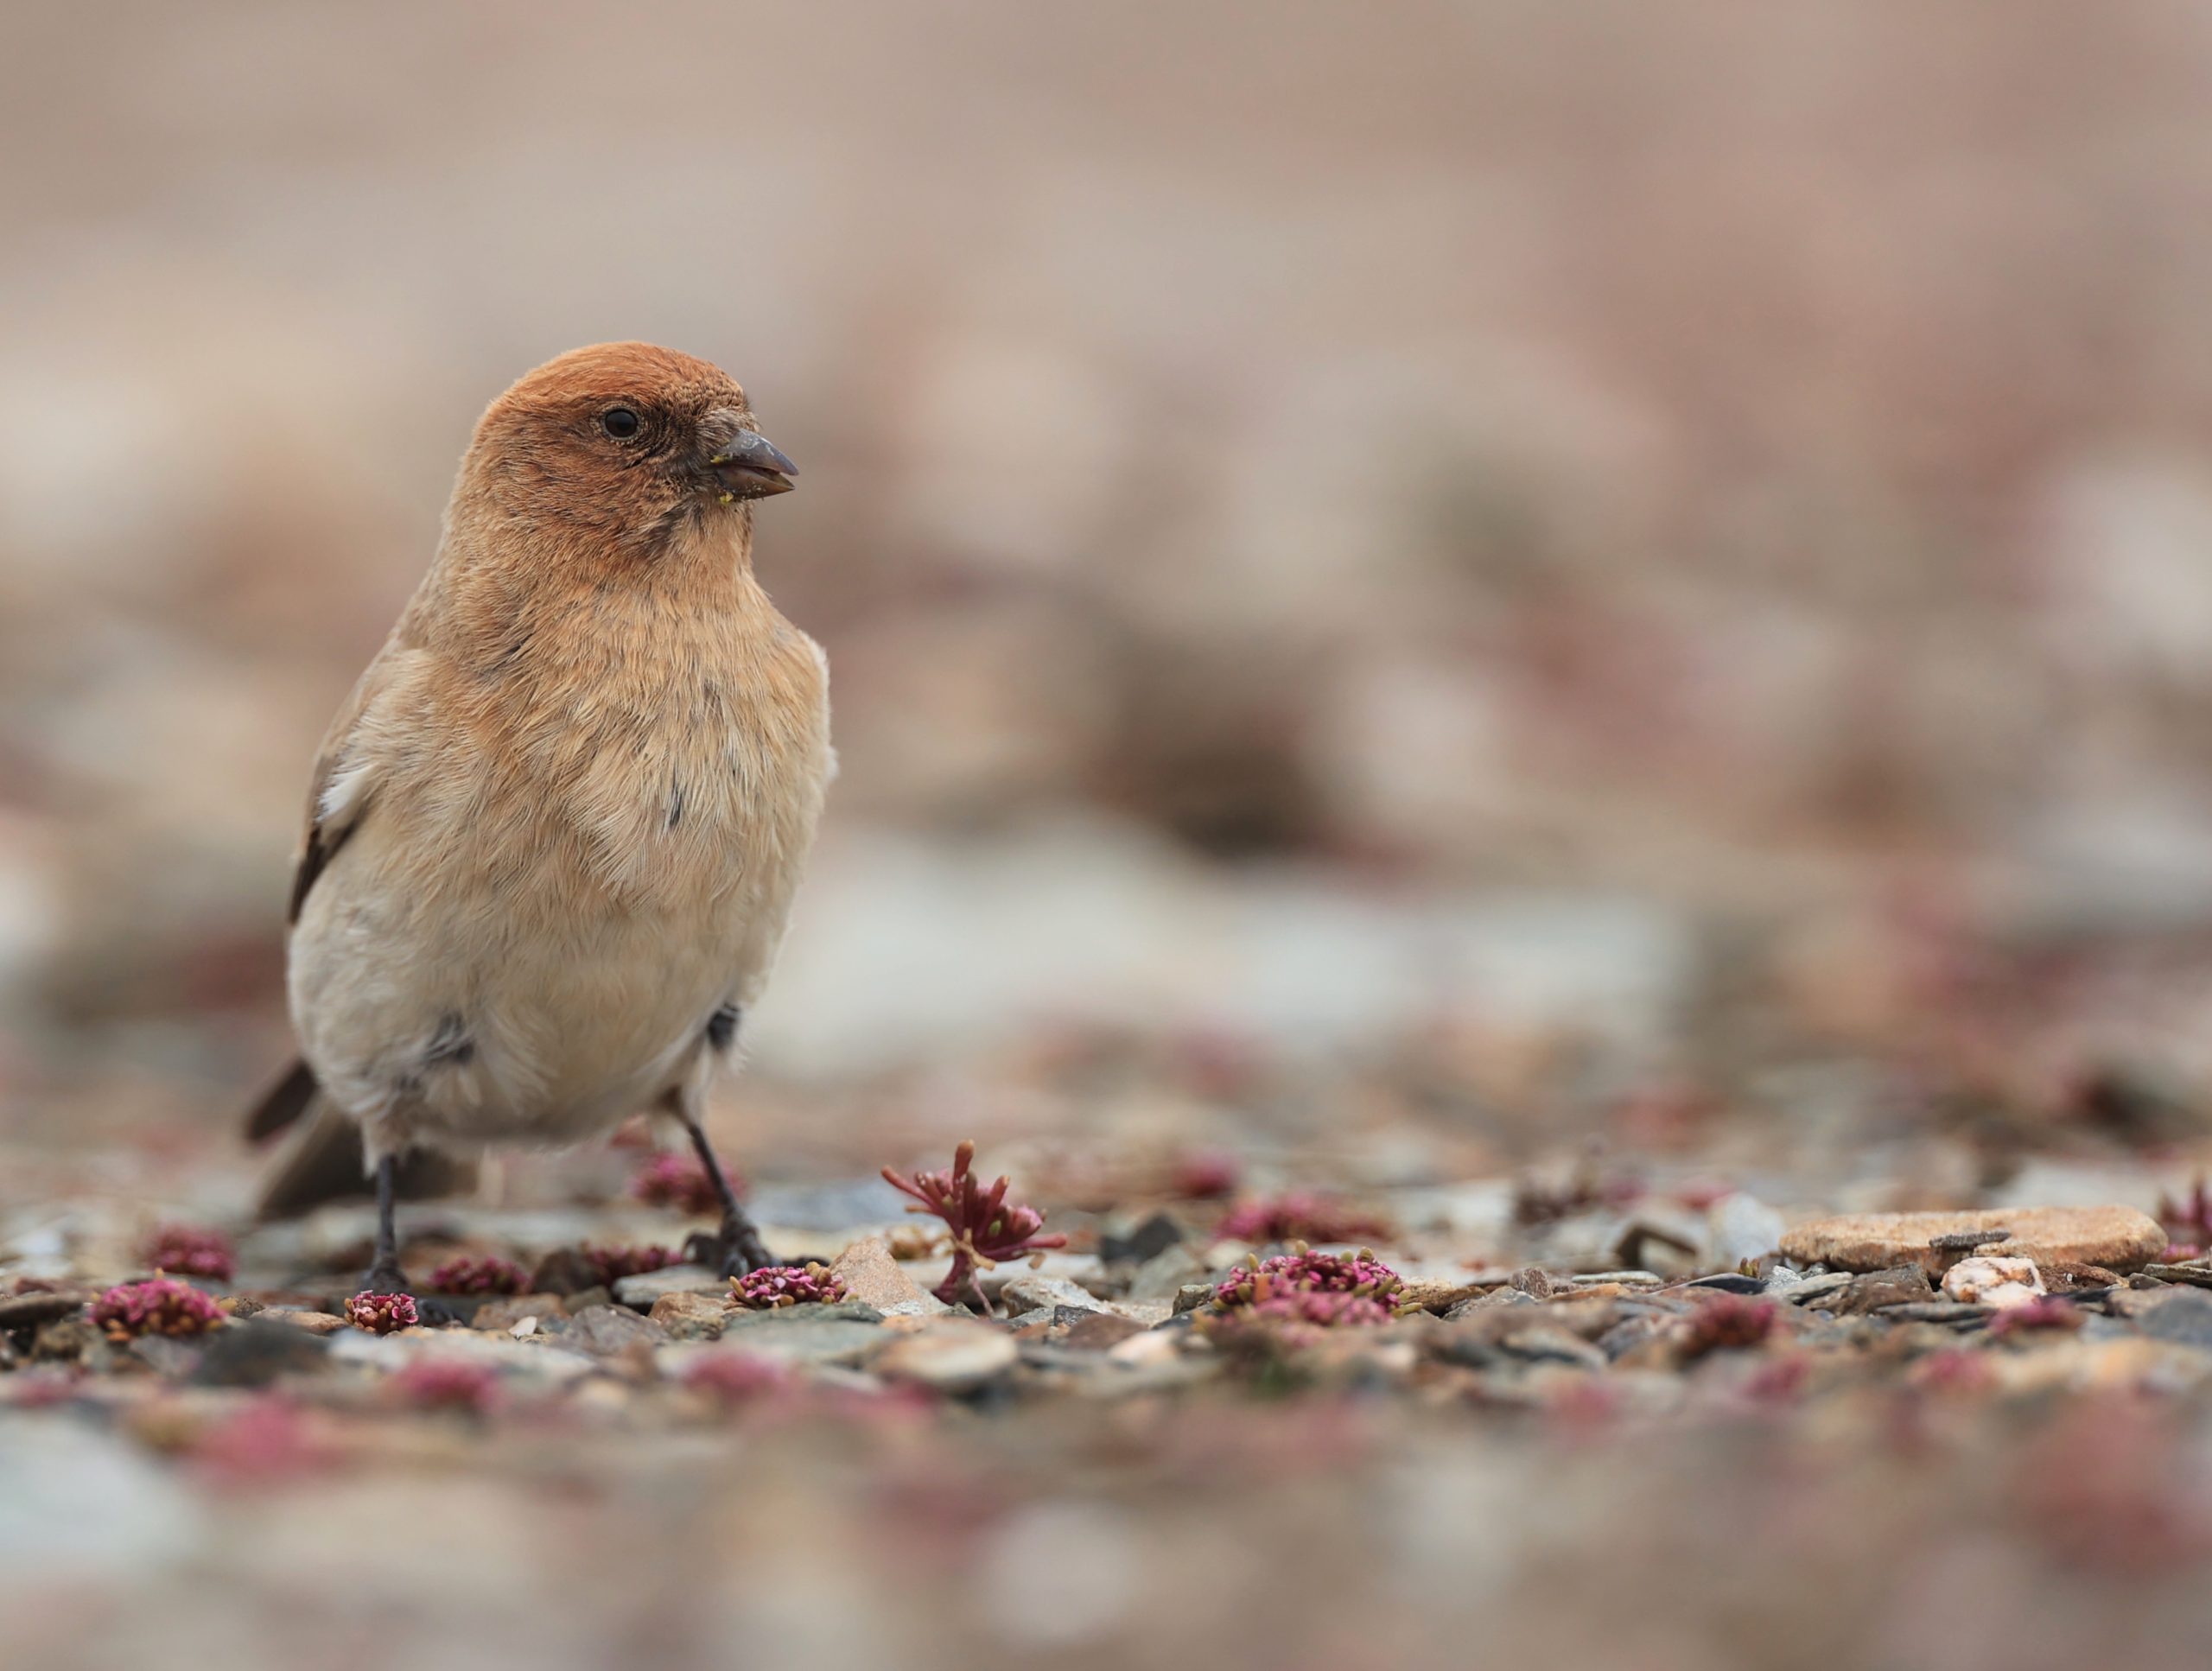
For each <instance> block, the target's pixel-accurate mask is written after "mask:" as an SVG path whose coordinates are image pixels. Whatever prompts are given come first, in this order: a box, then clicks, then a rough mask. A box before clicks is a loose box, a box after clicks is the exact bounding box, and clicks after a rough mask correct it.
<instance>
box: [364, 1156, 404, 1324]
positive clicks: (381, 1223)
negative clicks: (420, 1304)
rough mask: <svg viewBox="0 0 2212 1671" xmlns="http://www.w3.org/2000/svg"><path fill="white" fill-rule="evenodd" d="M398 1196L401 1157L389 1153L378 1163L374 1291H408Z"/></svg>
mask: <svg viewBox="0 0 2212 1671" xmlns="http://www.w3.org/2000/svg"><path fill="white" fill-rule="evenodd" d="M398 1198H399V1157H398V1156H397V1155H396V1154H387V1155H386V1156H385V1158H384V1159H383V1160H379V1161H378V1162H377V1250H376V1255H375V1257H374V1258H373V1260H372V1261H371V1263H370V1265H369V1276H368V1291H369V1292H370V1293H378V1294H404V1293H407V1292H409V1290H408V1287H407V1273H406V1272H404V1271H403V1270H401V1269H400V1268H399V1224H398Z"/></svg>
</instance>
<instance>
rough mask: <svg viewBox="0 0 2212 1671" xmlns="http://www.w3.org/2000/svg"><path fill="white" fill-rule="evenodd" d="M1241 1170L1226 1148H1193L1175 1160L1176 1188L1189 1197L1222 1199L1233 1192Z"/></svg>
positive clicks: (1175, 1190) (1189, 1199)
mask: <svg viewBox="0 0 2212 1671" xmlns="http://www.w3.org/2000/svg"><path fill="white" fill-rule="evenodd" d="M1241 1175H1242V1174H1241V1172H1240V1171H1239V1168H1238V1166H1237V1164H1236V1156H1235V1155H1233V1154H1230V1153H1229V1152H1228V1151H1227V1150H1225V1149H1192V1151H1190V1153H1187V1154H1185V1155H1184V1156H1182V1157H1181V1158H1180V1159H1179V1160H1177V1161H1176V1163H1175V1172H1174V1176H1173V1179H1172V1186H1173V1190H1174V1192H1175V1193H1176V1194H1177V1195H1178V1196H1179V1197H1181V1198H1183V1199H1184V1200H1185V1201H1219V1200H1221V1199H1223V1198H1224V1197H1227V1196H1229V1195H1230V1194H1233V1193H1234V1192H1235V1191H1236V1181H1237V1179H1238V1178H1239V1177H1240V1176H1241Z"/></svg>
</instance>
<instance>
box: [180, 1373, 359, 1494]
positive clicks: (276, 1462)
mask: <svg viewBox="0 0 2212 1671" xmlns="http://www.w3.org/2000/svg"><path fill="white" fill-rule="evenodd" d="M182 1450H183V1452H184V1455H185V1458H186V1459H187V1460H188V1462H189V1463H190V1464H191V1465H192V1467H193V1469H194V1471H196V1472H197V1473H199V1474H200V1477H202V1478H203V1479H205V1480H207V1482H208V1483H209V1484H214V1485H219V1486H223V1487H226V1488H229V1489H232V1490H241V1489H247V1488H253V1487H267V1486H273V1485H279V1484H284V1483H285V1482H287V1481H289V1480H295V1479H298V1478H300V1477H303V1476H305V1475H308V1474H312V1473H315V1472H316V1471H319V1470H320V1469H321V1468H322V1467H323V1466H324V1465H326V1463H327V1461H328V1460H329V1457H328V1453H327V1451H326V1449H325V1447H324V1446H323V1445H321V1443H320V1442H318V1441H317V1439H316V1438H315V1434H314V1433H313V1431H312V1430H311V1429H310V1428H309V1426H308V1421H307V1418H306V1417H305V1416H304V1415H303V1414H302V1412H301V1411H300V1409H299V1408H298V1407H296V1405H294V1404H293V1403H292V1402H291V1401H290V1400H289V1399H286V1398H284V1397H283V1396H282V1395H277V1394H266V1395H262V1396H260V1397H257V1398H253V1399H250V1400H248V1401H246V1402H245V1403H244V1404H241V1405H239V1406H238V1407H236V1408H234V1409H232V1410H230V1411H228V1412H227V1413H226V1414H223V1415H222V1416H220V1417H219V1418H218V1419H217V1420H213V1421H212V1422H210V1423H209V1424H208V1425H207V1426H204V1427H201V1428H200V1429H199V1430H198V1431H196V1432H195V1433H192V1434H191V1435H190V1436H189V1438H188V1439H187V1440H186V1441H185V1442H184V1444H183V1445H182Z"/></svg>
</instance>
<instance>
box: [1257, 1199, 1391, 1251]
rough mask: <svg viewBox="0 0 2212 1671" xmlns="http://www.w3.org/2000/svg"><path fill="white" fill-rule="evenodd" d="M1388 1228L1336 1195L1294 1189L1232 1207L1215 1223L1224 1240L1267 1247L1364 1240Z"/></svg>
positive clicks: (1384, 1232) (1382, 1232) (1386, 1231)
mask: <svg viewBox="0 0 2212 1671" xmlns="http://www.w3.org/2000/svg"><path fill="white" fill-rule="evenodd" d="M1388 1233H1389V1226H1388V1225H1386V1224H1384V1223H1383V1222H1382V1221H1381V1220H1380V1219H1378V1218H1376V1217H1373V1216H1372V1215H1371V1214H1368V1213H1362V1212H1358V1211H1356V1210H1353V1209H1352V1208H1351V1207H1348V1206H1346V1205H1345V1204H1344V1203H1343V1202H1341V1201H1338V1200H1337V1199H1335V1198H1333V1197H1331V1196H1325V1195H1317V1194H1314V1193H1313V1192H1311V1191H1306V1190H1293V1191H1290V1192H1289V1193H1287V1194H1286V1195H1274V1196H1263V1197H1261V1198H1256V1199H1255V1200H1251V1201H1246V1202H1243V1203H1240V1204H1238V1205H1236V1206H1235V1207H1232V1208H1230V1210H1229V1211H1228V1212H1227V1213H1226V1214H1225V1215H1224V1217H1223V1218H1222V1221H1221V1223H1219V1224H1217V1225H1216V1226H1215V1227H1214V1235H1215V1236H1217V1238H1219V1239H1220V1240H1222V1241H1224V1242H1250V1243H1252V1244H1253V1245H1254V1246H1255V1247H1265V1246H1267V1245H1268V1243H1269V1242H1361V1241H1365V1240H1367V1239H1369V1238H1370V1237H1378V1236H1386V1235H1388Z"/></svg>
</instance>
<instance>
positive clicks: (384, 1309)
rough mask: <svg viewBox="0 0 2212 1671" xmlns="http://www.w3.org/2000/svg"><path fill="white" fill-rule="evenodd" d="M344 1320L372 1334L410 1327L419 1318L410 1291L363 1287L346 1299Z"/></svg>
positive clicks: (385, 1333)
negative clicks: (370, 1290)
mask: <svg viewBox="0 0 2212 1671" xmlns="http://www.w3.org/2000/svg"><path fill="white" fill-rule="evenodd" d="M346 1321H347V1322H348V1323H350V1324H352V1325H353V1326H354V1327H355V1328H357V1329H365V1330H366V1331H368V1332H369V1333H371V1334H372V1335H388V1334H391V1333H394V1332H395V1331H398V1330H401V1329H411V1328H413V1327H414V1326H415V1325H416V1324H417V1323H419V1322H420V1321H422V1318H421V1317H420V1316H419V1315H418V1314H417V1313H416V1310H415V1300H414V1297H413V1296H412V1295H410V1294H380V1293H368V1292H367V1291H365V1290H364V1291H363V1292H362V1293H357V1294H355V1295H354V1296H353V1298H352V1299H349V1300H347V1301H346Z"/></svg>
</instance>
